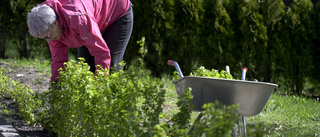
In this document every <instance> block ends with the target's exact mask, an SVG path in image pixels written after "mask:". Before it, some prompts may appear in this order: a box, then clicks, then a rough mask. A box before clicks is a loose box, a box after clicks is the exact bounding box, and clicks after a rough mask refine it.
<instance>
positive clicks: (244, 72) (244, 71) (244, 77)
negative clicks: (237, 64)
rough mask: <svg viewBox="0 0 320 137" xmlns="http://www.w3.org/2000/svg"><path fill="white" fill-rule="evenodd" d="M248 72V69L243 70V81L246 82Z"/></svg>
mask: <svg viewBox="0 0 320 137" xmlns="http://www.w3.org/2000/svg"><path fill="white" fill-rule="evenodd" d="M247 71H248V68H246V67H245V68H243V69H242V76H241V80H246V73H247Z"/></svg>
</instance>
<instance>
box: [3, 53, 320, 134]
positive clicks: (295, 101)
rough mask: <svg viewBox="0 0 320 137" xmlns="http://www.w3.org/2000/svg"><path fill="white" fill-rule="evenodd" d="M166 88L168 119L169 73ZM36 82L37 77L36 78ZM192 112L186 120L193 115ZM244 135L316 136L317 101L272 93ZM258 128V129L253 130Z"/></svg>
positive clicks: (40, 64) (172, 95)
mask: <svg viewBox="0 0 320 137" xmlns="http://www.w3.org/2000/svg"><path fill="white" fill-rule="evenodd" d="M0 61H1V62H7V63H10V64H11V65H15V66H33V67H36V68H37V69H38V70H40V71H44V72H46V73H49V72H50V61H48V60H36V59H35V60H31V59H22V60H12V59H9V60H3V59H0ZM161 80H162V82H164V84H165V88H166V91H167V92H166V96H165V98H166V100H165V103H164V108H165V109H164V111H163V114H162V119H163V120H165V119H170V118H171V117H172V116H173V115H174V114H176V113H177V112H178V109H177V106H176V102H177V101H178V99H177V94H176V90H175V86H174V84H173V83H172V82H173V79H172V77H171V76H163V77H162V78H161ZM39 81H40V79H39ZM197 115H198V113H196V112H193V114H192V118H191V120H190V123H193V120H194V119H195V118H196V117H197ZM246 122H247V132H248V136H256V133H258V132H262V133H263V134H264V136H270V137H273V136H277V137H278V136H284V137H286V136H297V137H300V136H307V137H320V102H319V100H314V99H307V98H304V97H299V96H285V95H280V94H276V93H274V94H272V95H271V97H270V99H269V101H268V103H267V104H266V106H265V108H264V109H263V111H262V112H261V113H260V114H258V115H256V116H253V117H247V118H246ZM257 130H258V132H257Z"/></svg>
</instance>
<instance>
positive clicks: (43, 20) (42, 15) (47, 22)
mask: <svg viewBox="0 0 320 137" xmlns="http://www.w3.org/2000/svg"><path fill="white" fill-rule="evenodd" d="M54 22H57V21H56V13H55V12H54V11H53V9H52V8H51V7H49V6H48V5H46V4H43V5H38V6H36V7H34V8H33V9H32V10H31V11H30V13H29V14H28V21H27V23H28V27H29V33H30V34H31V35H32V36H33V37H36V38H45V37H43V36H44V35H48V36H50V31H51V30H50V29H51V27H52V25H53V24H54Z"/></svg>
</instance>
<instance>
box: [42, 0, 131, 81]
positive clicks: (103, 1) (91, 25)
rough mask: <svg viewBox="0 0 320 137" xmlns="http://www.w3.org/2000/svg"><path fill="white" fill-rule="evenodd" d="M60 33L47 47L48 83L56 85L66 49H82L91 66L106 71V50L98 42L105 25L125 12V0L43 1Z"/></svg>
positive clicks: (107, 59) (102, 42) (107, 64)
mask: <svg viewBox="0 0 320 137" xmlns="http://www.w3.org/2000/svg"><path fill="white" fill-rule="evenodd" d="M42 4H47V5H48V6H50V7H51V8H52V9H53V10H54V11H55V12H56V14H57V18H58V19H57V20H58V21H59V24H60V27H61V28H62V30H63V36H62V37H61V39H60V40H52V41H51V42H50V43H49V47H50V51H51V58H52V65H51V71H52V77H51V81H58V79H57V77H58V76H59V72H58V69H59V68H60V67H63V63H64V62H67V61H68V49H69V47H70V48H79V47H81V46H86V47H87V48H88V49H89V51H90V54H91V55H92V56H94V58H95V65H101V66H103V67H104V68H108V69H110V63H111V56H110V50H109V48H108V46H107V44H106V42H105V41H104V39H103V38H102V32H104V31H105V30H106V29H107V28H108V26H109V25H111V24H112V23H113V22H114V21H116V20H117V19H119V18H120V17H121V16H123V15H124V14H125V13H126V11H127V10H128V9H129V6H130V1H129V0H47V1H45V2H43V3H42Z"/></svg>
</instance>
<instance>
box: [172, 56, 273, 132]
mask: <svg viewBox="0 0 320 137" xmlns="http://www.w3.org/2000/svg"><path fill="white" fill-rule="evenodd" d="M167 64H168V65H171V66H175V68H176V69H177V71H178V73H179V76H180V79H178V80H175V81H173V83H174V84H175V88H176V91H177V94H178V96H180V95H181V94H183V93H184V91H185V90H186V89H187V88H189V87H190V88H191V89H192V91H191V94H192V95H193V99H192V102H191V103H192V104H193V105H194V106H195V107H194V108H192V111H198V112H200V114H199V115H198V117H197V118H196V121H199V120H200V119H201V117H202V113H201V111H203V109H202V106H203V105H204V104H206V103H210V102H215V101H216V100H218V101H219V102H220V103H223V104H225V105H227V106H229V105H233V104H238V105H239V106H238V107H239V108H238V111H237V113H238V114H239V116H240V118H239V121H240V122H239V123H242V128H240V130H239V132H240V135H241V136H242V135H243V134H244V136H246V122H245V117H250V116H255V115H258V114H259V113H260V112H261V111H262V109H263V108H264V106H265V105H266V104H267V102H268V100H269V98H270V96H271V94H272V92H273V91H274V89H275V88H276V87H278V85H276V84H272V83H266V82H257V81H245V76H246V71H247V69H246V68H244V69H243V71H242V78H241V79H242V80H231V79H219V78H208V77H195V76H183V74H182V72H181V69H180V67H179V64H178V63H177V62H175V61H171V60H169V61H168V62H167ZM193 128H194V124H193V125H192V126H191V128H190V130H189V132H190V131H191V130H192V129H193ZM189 132H188V133H189Z"/></svg>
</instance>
